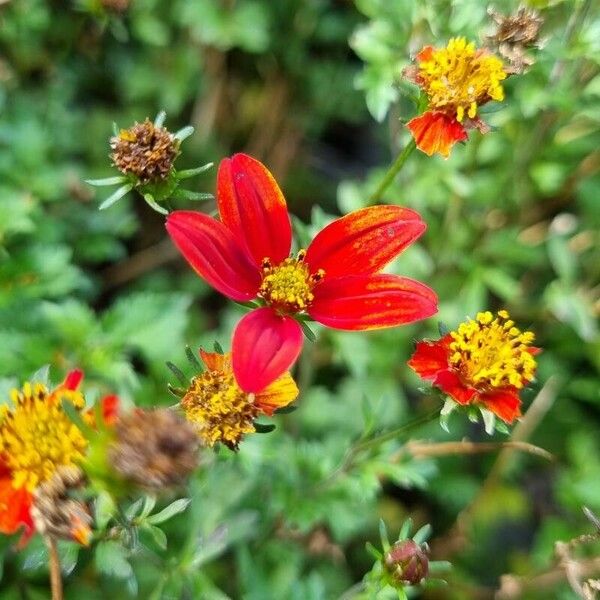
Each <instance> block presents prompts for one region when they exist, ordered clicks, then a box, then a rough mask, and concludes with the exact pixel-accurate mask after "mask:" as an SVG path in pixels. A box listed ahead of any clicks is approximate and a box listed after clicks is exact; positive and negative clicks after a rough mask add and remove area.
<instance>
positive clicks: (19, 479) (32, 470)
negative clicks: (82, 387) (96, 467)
mask: <svg viewBox="0 0 600 600" xmlns="http://www.w3.org/2000/svg"><path fill="white" fill-rule="evenodd" d="M11 399H12V402H13V404H14V408H10V407H9V406H7V405H4V406H3V409H2V412H1V413H0V454H1V455H2V456H3V457H4V461H5V463H6V466H7V467H8V469H9V470H10V472H11V474H12V483H13V487H14V488H16V489H20V488H26V489H27V490H28V491H30V492H32V491H33V490H34V489H35V488H36V487H37V486H38V485H39V484H40V483H42V482H44V481H48V480H49V479H50V478H51V477H52V475H53V474H54V472H55V471H56V470H57V468H58V467H60V466H63V465H72V464H74V463H76V462H79V461H80V460H81V459H82V458H83V456H84V452H85V449H86V447H87V441H86V439H85V438H84V436H83V434H82V433H81V431H80V430H79V429H78V427H77V426H76V425H75V424H74V423H73V422H72V421H71V420H70V419H69V417H68V416H67V414H66V413H65V411H64V410H63V407H62V404H61V400H62V399H66V400H69V401H71V402H73V404H75V406H76V407H77V406H78V405H79V404H81V402H82V397H81V394H79V393H78V392H73V391H70V390H61V389H59V390H58V391H55V392H49V391H48V389H47V388H46V386H44V385H42V384H41V383H34V384H33V385H32V384H30V383H25V384H24V385H23V389H22V390H20V391H19V390H12V392H11Z"/></svg>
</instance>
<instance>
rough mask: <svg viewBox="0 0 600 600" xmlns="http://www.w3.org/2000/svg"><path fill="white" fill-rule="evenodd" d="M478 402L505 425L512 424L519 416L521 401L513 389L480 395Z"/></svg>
mask: <svg viewBox="0 0 600 600" xmlns="http://www.w3.org/2000/svg"><path fill="white" fill-rule="evenodd" d="M480 401H481V403H482V404H484V405H485V407H486V408H488V409H489V410H491V411H492V412H493V413H494V414H495V415H496V416H498V417H500V418H501V419H502V420H503V421H504V422H506V423H512V422H513V421H514V420H515V419H516V418H518V417H520V416H521V399H520V398H519V392H518V391H517V390H516V389H515V388H504V389H500V390H497V391H495V392H488V393H487V394H482V395H481V397H480Z"/></svg>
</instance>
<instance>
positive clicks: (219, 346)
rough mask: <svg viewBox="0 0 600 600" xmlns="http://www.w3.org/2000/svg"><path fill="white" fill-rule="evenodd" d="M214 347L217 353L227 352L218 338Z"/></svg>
mask: <svg viewBox="0 0 600 600" xmlns="http://www.w3.org/2000/svg"><path fill="white" fill-rule="evenodd" d="M213 348H214V349H215V352H216V353H217V354H225V352H223V346H221V344H219V342H217V341H216V340H215V343H214V344H213Z"/></svg>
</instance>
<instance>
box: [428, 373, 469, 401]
mask: <svg viewBox="0 0 600 600" xmlns="http://www.w3.org/2000/svg"><path fill="white" fill-rule="evenodd" d="M433 385H435V386H437V387H439V388H440V389H441V390H442V391H443V392H445V393H446V394H448V396H450V397H451V398H452V399H453V400H456V402H458V403H459V404H469V403H470V402H472V401H473V400H474V398H475V396H477V390H475V389H473V388H471V387H469V386H466V385H465V384H464V383H463V382H462V381H461V380H460V377H459V376H458V375H457V374H456V373H455V372H454V371H451V370H447V371H440V372H439V373H438V374H437V376H436V378H435V380H434V382H433Z"/></svg>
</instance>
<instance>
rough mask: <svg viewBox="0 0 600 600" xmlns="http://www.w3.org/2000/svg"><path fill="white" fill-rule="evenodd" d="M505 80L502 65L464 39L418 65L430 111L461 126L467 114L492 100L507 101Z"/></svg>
mask: <svg viewBox="0 0 600 600" xmlns="http://www.w3.org/2000/svg"><path fill="white" fill-rule="evenodd" d="M505 78H506V72H505V71H504V66H503V64H502V61H501V60H500V59H499V58H497V57H496V56H493V55H491V54H488V53H486V52H484V51H481V50H478V49H476V48H475V45H474V44H473V43H468V42H467V40H466V39H465V38H462V37H459V38H453V39H451V40H450V41H449V42H448V46H447V47H446V48H439V49H435V50H433V51H432V53H431V58H430V59H429V60H426V61H423V62H421V63H420V64H419V71H418V76H417V79H418V81H419V84H420V85H421V87H422V88H423V90H424V91H425V93H426V94H427V96H428V98H429V108H431V109H435V110H441V111H444V112H447V113H449V114H451V115H453V116H455V117H456V120H457V121H458V122H459V123H460V122H462V121H463V120H464V117H465V114H466V115H467V116H468V117H469V119H474V118H475V117H476V116H477V108H478V106H481V105H482V104H485V103H486V102H488V101H489V100H496V101H498V102H501V101H502V100H504V90H503V89H502V85H501V84H500V82H501V81H502V80H503V79H505Z"/></svg>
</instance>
